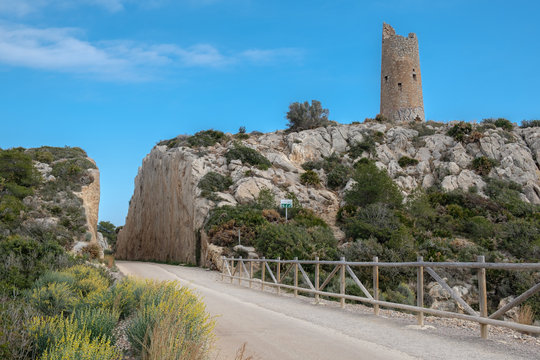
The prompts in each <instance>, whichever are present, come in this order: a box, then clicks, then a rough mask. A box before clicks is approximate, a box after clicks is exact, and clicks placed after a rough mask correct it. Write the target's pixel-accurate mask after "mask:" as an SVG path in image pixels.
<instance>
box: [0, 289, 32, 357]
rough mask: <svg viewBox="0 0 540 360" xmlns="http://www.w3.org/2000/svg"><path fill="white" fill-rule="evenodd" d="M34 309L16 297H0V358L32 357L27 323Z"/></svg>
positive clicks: (30, 338)
mask: <svg viewBox="0 0 540 360" xmlns="http://www.w3.org/2000/svg"><path fill="white" fill-rule="evenodd" d="M34 312H35V310H34V309H33V308H32V307H31V306H30V305H28V304H27V303H26V302H25V301H21V299H18V298H9V297H0V359H21V360H22V359H32V355H33V348H32V346H33V339H32V336H31V334H30V333H29V331H28V328H27V324H28V323H29V322H30V321H31V319H32V317H33V316H34V315H35V314H34Z"/></svg>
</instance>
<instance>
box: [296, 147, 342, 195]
mask: <svg viewBox="0 0 540 360" xmlns="http://www.w3.org/2000/svg"><path fill="white" fill-rule="evenodd" d="M302 168H303V169H304V170H306V171H308V170H319V169H324V172H325V173H326V185H327V186H328V187H329V188H331V189H338V188H340V187H343V186H345V185H346V183H347V181H348V180H349V175H350V171H349V168H348V167H347V166H345V165H343V164H342V163H341V159H340V157H339V156H338V155H336V154H335V153H334V154H332V155H330V156H328V157H324V158H323V159H322V160H318V161H306V162H305V163H304V164H302Z"/></svg>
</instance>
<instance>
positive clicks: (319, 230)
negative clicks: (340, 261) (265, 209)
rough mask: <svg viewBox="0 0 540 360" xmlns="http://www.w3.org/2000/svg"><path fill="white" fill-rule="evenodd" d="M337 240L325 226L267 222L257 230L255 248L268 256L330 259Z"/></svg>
mask: <svg viewBox="0 0 540 360" xmlns="http://www.w3.org/2000/svg"><path fill="white" fill-rule="evenodd" d="M336 246H337V242H336V239H335V238H334V235H333V234H332V231H331V230H330V229H329V228H327V227H322V226H315V227H311V228H305V227H304V226H299V225H296V224H290V223H289V224H266V225H264V226H261V227H260V228H259V229H258V230H257V238H256V239H255V247H256V248H257V250H258V251H260V252H262V253H263V254H264V255H265V256H266V257H267V258H271V259H275V258H277V257H278V256H279V257H281V258H282V259H293V258H294V257H298V258H299V259H313V258H315V257H316V256H318V257H320V258H321V259H333V258H335V257H336Z"/></svg>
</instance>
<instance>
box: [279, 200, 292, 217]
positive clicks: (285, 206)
mask: <svg viewBox="0 0 540 360" xmlns="http://www.w3.org/2000/svg"><path fill="white" fill-rule="evenodd" d="M292 205H293V202H292V199H281V202H280V206H281V208H282V209H285V221H287V220H288V219H287V217H288V214H287V209H290V208H292Z"/></svg>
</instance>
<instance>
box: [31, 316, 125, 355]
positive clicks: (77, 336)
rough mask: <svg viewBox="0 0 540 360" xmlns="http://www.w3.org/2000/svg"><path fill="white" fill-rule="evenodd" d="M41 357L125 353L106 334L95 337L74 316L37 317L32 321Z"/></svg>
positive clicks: (32, 330) (32, 332) (33, 332)
mask: <svg viewBox="0 0 540 360" xmlns="http://www.w3.org/2000/svg"><path fill="white" fill-rule="evenodd" d="M29 329H30V332H31V334H32V336H33V337H34V339H35V340H34V341H35V345H34V346H35V348H36V353H37V354H40V355H41V356H40V357H39V358H40V359H41V360H120V359H121V354H120V353H119V352H118V350H117V349H116V348H115V347H114V346H113V345H111V343H110V340H109V339H107V338H106V337H103V338H94V339H92V338H91V335H90V332H89V331H88V330H87V329H86V328H85V327H84V325H82V324H80V323H78V321H77V320H76V319H75V318H74V317H73V316H70V317H67V318H64V317H62V316H54V317H37V318H34V319H33V321H32V322H31V323H30V324H29Z"/></svg>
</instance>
